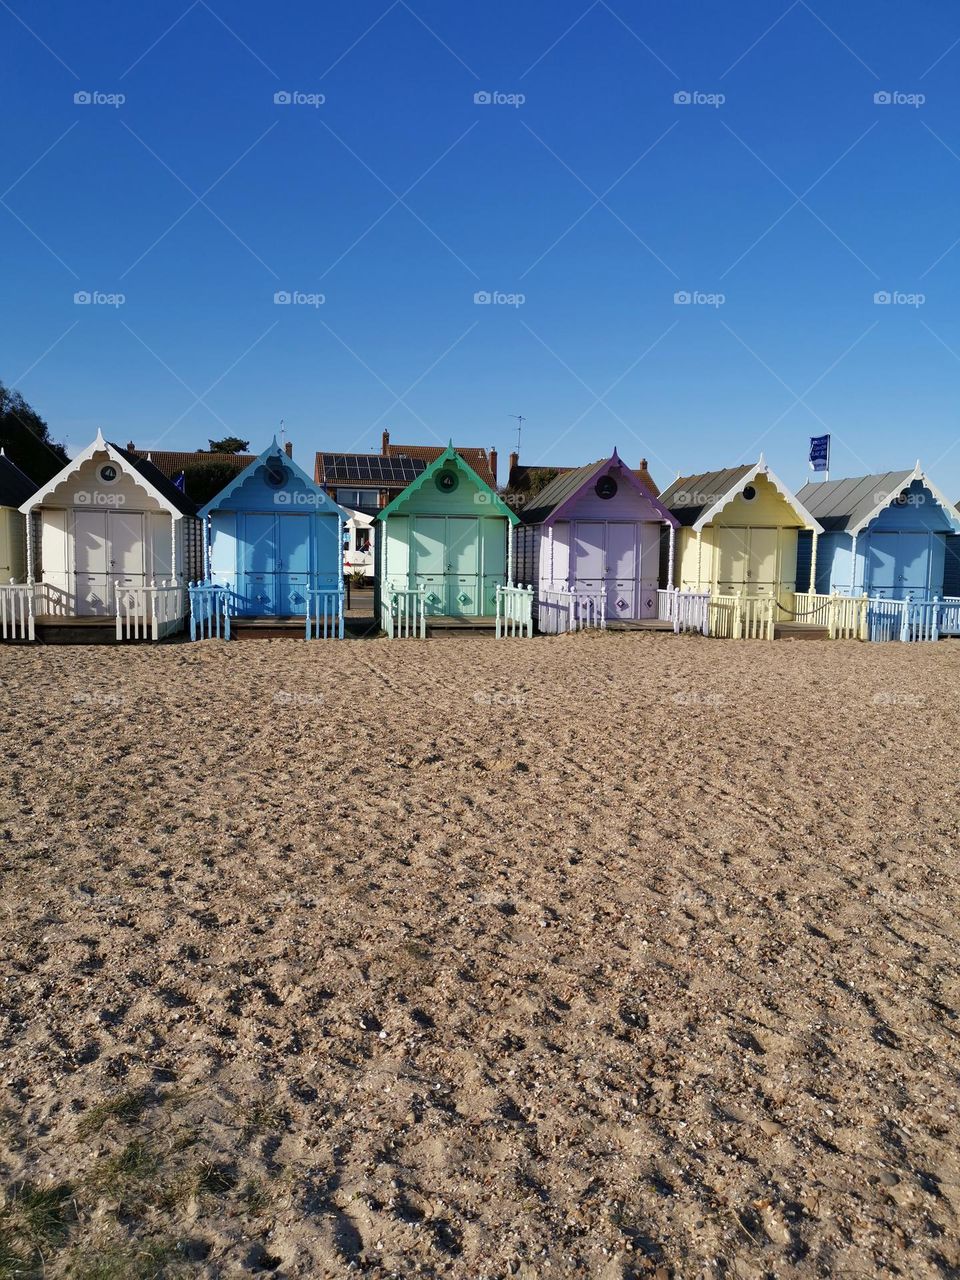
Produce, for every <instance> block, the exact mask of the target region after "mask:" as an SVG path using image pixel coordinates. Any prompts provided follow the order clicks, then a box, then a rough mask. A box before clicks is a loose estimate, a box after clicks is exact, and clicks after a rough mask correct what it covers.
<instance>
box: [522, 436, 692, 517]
mask: <svg viewBox="0 0 960 1280" xmlns="http://www.w3.org/2000/svg"><path fill="white" fill-rule="evenodd" d="M611 467H617V468H618V469H619V472H620V475H621V477H622V478H623V479H624V480H625V481H626V482H627V484H630V485H632V486H633V487H634V488H635V489H636V490H637V491H638V492H639V493H642V494H643V496H644V497H645V498H646V499H647V501H648V502H650V503H651V505H652V506H653V507H654V508H655V509H656V510H657V511H659V512H660V515H661V516H662V518H663V519H664V520H666V521H667V522H668V523H669V524H672V525H674V526H676V525H677V524H678V523H679V522H678V520H677V517H676V516H675V515H672V514H671V513H670V511H668V510H667V508H666V507H665V506H664V505H663V503H662V502H661V501H660V500H659V499H658V498H657V496H656V495H655V494H654V493H653V492H652V491H651V489H650V488H649V486H648V485H646V484H645V483H644V482H643V480H642V479H641V478H640V477H639V476H638V475H637V472H636V471H633V470H631V468H630V467H628V466H626V464H625V463H623V462H622V461H621V459H620V456H619V454H618V453H617V451H616V449H614V451H613V453H612V454H611V455H610V457H609V458H601V459H600V461H599V462H588V463H587V465H586V466H584V467H573V468H571V469H570V470H569V471H562V472H561V473H560V474H559V475H558V476H555V477H554V479H553V480H551V481H550V483H549V484H547V485H544V487H543V488H542V489H541V490H540V492H539V493H537V494H534V496H533V498H531V500H530V506H528V507H525V508H524V510H523V516H522V519H523V522H524V524H552V523H553V521H554V520H558V519H560V518H561V516H562V515H563V512H564V509H565V508H566V507H567V506H568V505H569V504H570V503H572V502H574V501H575V500H576V499H577V498H578V497H579V496H580V494H581V493H582V492H584V491H585V490H586V489H588V488H589V487H590V485H591V484H592V483H593V482H594V481H595V480H596V478H597V476H599V475H600V474H601V473H602V472H604V471H607V470H609V469H610V468H611Z"/></svg>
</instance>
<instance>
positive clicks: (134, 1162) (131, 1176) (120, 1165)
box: [87, 1138, 160, 1200]
mask: <svg viewBox="0 0 960 1280" xmlns="http://www.w3.org/2000/svg"><path fill="white" fill-rule="evenodd" d="M159 1169H160V1157H159V1156H158V1155H157V1153H156V1152H155V1151H153V1150H152V1149H151V1148H150V1147H149V1146H148V1145H147V1143H146V1142H142V1141H141V1140H140V1139H139V1138H135V1139H134V1140H133V1141H132V1142H128V1143H127V1145H126V1146H125V1147H124V1148H123V1150H122V1151H119V1152H117V1154H116V1155H115V1156H108V1157H107V1158H106V1159H105V1160H101V1161H100V1163H99V1164H98V1165H97V1166H96V1167H95V1168H94V1169H93V1170H92V1172H91V1173H90V1175H89V1177H88V1179H87V1181H88V1184H89V1186H90V1188H91V1189H92V1190H93V1191H98V1192H100V1193H101V1194H102V1195H106V1196H110V1197H111V1198H113V1199H116V1200H126V1199H128V1198H129V1197H131V1196H132V1195H134V1194H135V1193H138V1192H140V1191H141V1190H142V1187H143V1184H144V1183H145V1182H147V1181H148V1180H149V1179H152V1178H155V1177H156V1175H157V1173H158V1171H159Z"/></svg>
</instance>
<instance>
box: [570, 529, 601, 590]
mask: <svg viewBox="0 0 960 1280" xmlns="http://www.w3.org/2000/svg"><path fill="white" fill-rule="evenodd" d="M572 534H573V543H572V546H571V547H570V570H571V575H570V581H571V584H572V586H573V590H574V591H582V592H584V594H589V595H594V594H599V593H600V592H602V591H603V587H604V581H605V579H606V576H607V575H606V570H605V568H604V565H605V558H604V556H605V539H604V524H603V521H602V520H578V521H577V522H576V523H575V524H574V525H573V526H572Z"/></svg>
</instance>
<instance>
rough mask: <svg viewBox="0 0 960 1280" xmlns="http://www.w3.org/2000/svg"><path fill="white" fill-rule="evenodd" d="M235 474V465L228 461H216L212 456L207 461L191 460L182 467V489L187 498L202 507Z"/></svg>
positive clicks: (224, 486) (223, 487)
mask: <svg viewBox="0 0 960 1280" xmlns="http://www.w3.org/2000/svg"><path fill="white" fill-rule="evenodd" d="M215 452H223V451H222V450H216V451H215ZM237 474H238V472H237V468H236V467H235V466H231V464H230V463H229V462H217V461H216V460H215V459H214V458H211V459H210V461H209V462H206V461H204V462H191V463H190V464H189V465H188V466H186V467H184V469H183V490H184V493H186V495H187V497H188V498H190V499H191V500H192V501H193V502H195V503H196V504H197V506H200V507H202V506H203V505H204V504H205V503H207V502H209V501H210V499H211V498H212V497H214V496H215V495H216V494H218V493H219V492H220V490H221V489H225V488H226V486H227V485H228V484H229V483H230V481H231V480H232V479H233V478H234V476H235V475H237Z"/></svg>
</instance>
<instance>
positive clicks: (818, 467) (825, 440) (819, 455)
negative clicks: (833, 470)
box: [810, 436, 830, 471]
mask: <svg viewBox="0 0 960 1280" xmlns="http://www.w3.org/2000/svg"><path fill="white" fill-rule="evenodd" d="M810 466H811V467H812V468H813V469H814V471H829V470H830V437H829V436H811V437H810Z"/></svg>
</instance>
